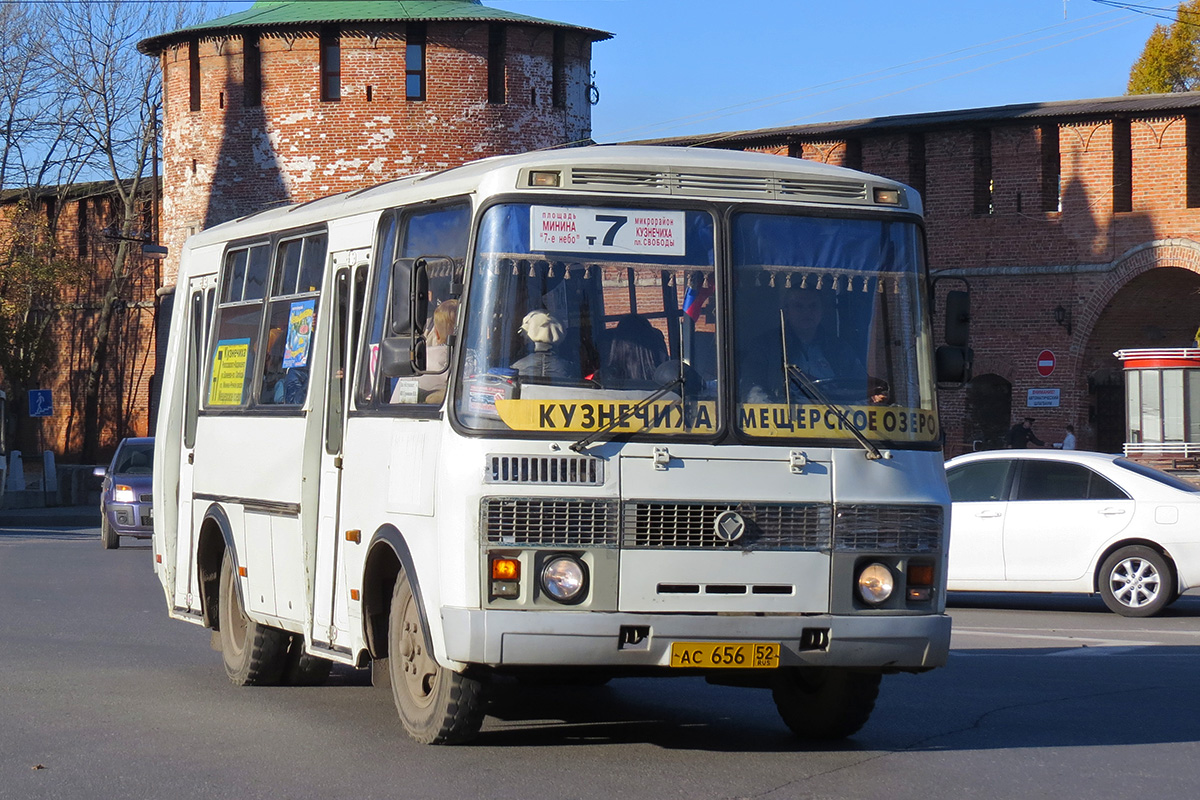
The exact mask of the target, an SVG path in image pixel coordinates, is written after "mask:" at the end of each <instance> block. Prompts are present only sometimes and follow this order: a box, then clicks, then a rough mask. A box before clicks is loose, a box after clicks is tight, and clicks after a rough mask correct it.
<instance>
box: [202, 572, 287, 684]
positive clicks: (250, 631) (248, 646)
mask: <svg viewBox="0 0 1200 800" xmlns="http://www.w3.org/2000/svg"><path fill="white" fill-rule="evenodd" d="M217 624H218V626H219V630H220V632H221V658H222V660H223V661H224V662H225V674H226V675H228V676H229V680H231V681H232V682H233V684H234V685H235V686H269V685H273V684H276V683H279V678H280V674H281V673H282V672H283V668H284V665H285V663H286V659H287V647H288V639H289V638H290V637H289V635H288V634H287V633H285V632H284V631H281V630H279V629H278V628H272V627H269V626H267V625H262V624H260V623H257V622H255V621H254V620H252V619H250V618H249V617H248V616H246V610H245V609H244V608H242V598H241V595H239V594H238V590H237V583H236V581H235V579H234V577H233V558H232V556H230V555H229V553H228V551H227V552H226V553H225V559H224V561H222V562H221V584H220V595H219V598H218V600H217Z"/></svg>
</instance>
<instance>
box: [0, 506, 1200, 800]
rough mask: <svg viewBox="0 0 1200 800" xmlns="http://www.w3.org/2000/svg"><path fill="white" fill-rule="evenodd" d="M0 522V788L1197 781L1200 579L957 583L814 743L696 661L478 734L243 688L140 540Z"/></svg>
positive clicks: (307, 789) (848, 792) (897, 786)
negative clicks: (1000, 586)
mask: <svg viewBox="0 0 1200 800" xmlns="http://www.w3.org/2000/svg"><path fill="white" fill-rule="evenodd" d="M97 536H98V532H97V531H96V530H95V529H80V530H52V529H46V530H31V529H13V528H0V643H2V647H0V798H4V799H7V798H14V800H16V799H18V798H19V799H20V800H26V799H27V798H30V799H32V798H81V799H85V800H93V799H95V798H193V797H194V798H200V797H203V798H239V800H240V799H244V798H260V797H261V798H273V799H274V800H281V799H283V798H318V797H319V798H332V797H348V798H355V800H366V799H367V798H489V800H490V799H492V798H497V799H498V798H554V800H560V799H562V798H610V797H620V798H622V800H626V799H627V798H656V799H660V798H864V797H886V798H889V799H893V798H895V799H897V800H903V799H904V798H914V800H915V799H916V798H920V799H921V800H928V799H930V798H955V799H956V800H957V799H958V798H997V800H999V799H1000V798H1004V799H1005V800H1007V799H1008V798H1015V797H1031V798H1032V797H1037V798H1043V797H1058V798H1063V799H1064V800H1066V799H1068V798H1089V800H1102V799H1103V798H1127V797H1129V796H1137V797H1142V796H1147V795H1153V796H1165V797H1191V796H1195V795H1196V794H1197V791H1198V790H1197V787H1198V786H1200V692H1197V683H1198V681H1200V679H1198V678H1197V674H1198V672H1200V669H1198V667H1200V633H1198V631H1200V625H1198V623H1200V597H1185V598H1184V599H1182V600H1181V601H1179V602H1178V603H1177V604H1176V605H1175V606H1173V607H1172V608H1171V609H1169V613H1168V614H1167V615H1166V616H1163V617H1159V618H1155V619H1151V620H1130V619H1124V618H1121V617H1117V616H1115V615H1113V614H1110V613H1108V612H1107V611H1106V610H1105V609H1104V606H1103V604H1102V603H1101V602H1100V600H1099V599H1094V598H1079V597H1071V598H1047V597H1030V596H1025V597H1021V598H1017V599H1013V598H1007V599H1006V598H1002V597H1000V596H996V595H992V596H985V597H974V596H956V597H954V598H952V607H951V613H952V615H953V617H954V625H955V634H954V650H953V652H952V654H951V657H950V663H949V665H948V666H947V667H945V668H944V669H941V670H937V671H934V672H932V673H928V674H925V675H896V676H889V677H887V678H885V679H884V683H883V689H882V693H881V696H880V701H879V704H878V706H877V707H876V711H875V714H874V716H873V717H872V718H871V721H870V722H869V723H868V724H867V726H866V727H865V728H864V729H863V730H862V731H861V732H860V733H859V734H858V735H857V736H855V737H854V738H853V739H852V740H848V741H846V742H844V743H840V744H838V745H836V746H829V747H820V748H816V749H813V748H806V747H805V746H803V745H801V744H799V743H798V742H797V741H796V740H795V739H793V738H792V737H791V736H790V735H789V733H788V731H787V729H786V728H785V727H784V725H783V723H782V722H780V721H779V718H778V716H777V715H776V713H775V710H774V706H773V705H772V703H771V700H770V696H769V695H768V693H766V692H763V691H754V690H748V689H734V688H724V687H716V686H709V685H707V684H706V683H704V682H703V681H702V680H699V679H691V678H687V679H675V680H662V681H656V680H641V679H624V680H617V681H613V682H612V683H611V684H609V686H607V687H604V688H600V689H563V688H557V689H529V688H521V687H516V686H513V687H510V689H509V693H508V694H507V695H506V696H505V697H503V698H500V699H497V700H496V701H494V702H493V705H492V708H491V713H492V716H490V717H489V718H488V720H487V722H486V723H485V726H484V729H483V732H482V735H481V736H480V737H479V739H478V740H477V741H476V742H475V743H474V744H472V745H469V746H464V747H457V748H436V747H421V746H419V745H416V744H414V743H412V742H411V741H409V740H408V739H407V738H406V737H405V735H404V733H403V731H402V730H401V728H400V726H399V723H398V722H397V721H396V719H395V714H394V711H393V708H392V706H391V699H390V696H388V695H386V694H385V693H381V692H379V691H378V690H376V689H374V688H372V687H371V686H370V685H369V683H368V681H367V680H366V676H365V675H364V674H361V673H357V672H355V671H353V670H348V669H342V668H338V669H336V670H335V672H334V675H333V677H332V680H331V682H330V684H329V685H328V686H325V687H319V688H237V687H234V686H232V685H231V684H230V683H229V682H228V681H227V680H226V678H225V676H224V673H223V671H222V668H221V661H220V655H219V654H218V653H216V652H213V651H212V650H211V649H210V648H209V645H208V633H207V631H204V630H202V629H200V628H197V627H194V626H191V625H188V624H185V623H180V622H173V621H171V620H169V619H168V618H167V616H166V604H165V600H164V598H163V596H162V592H161V590H160V589H159V586H158V583H157V581H156V580H155V578H154V575H153V573H152V572H151V569H150V553H149V546H148V544H147V543H135V542H131V541H129V540H126V541H125V542H123V543H122V546H121V549H120V550H117V551H108V552H106V551H104V550H102V549H101V547H100V544H99V541H98V538H97Z"/></svg>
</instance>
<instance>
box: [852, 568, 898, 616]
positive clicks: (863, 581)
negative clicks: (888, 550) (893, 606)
mask: <svg viewBox="0 0 1200 800" xmlns="http://www.w3.org/2000/svg"><path fill="white" fill-rule="evenodd" d="M894 588H895V580H894V579H893V578H892V571H891V570H890V569H888V568H887V566H886V565H884V564H880V563H878V562H876V563H874V564H869V565H868V566H866V567H865V568H864V569H863V571H862V572H860V573H858V594H859V596H860V597H861V598H862V599H863V600H865V601H866V602H868V603H870V604H871V605H879V604H880V603H882V602H884V601H885V600H887V599H888V598H889V597H891V596H892V589H894Z"/></svg>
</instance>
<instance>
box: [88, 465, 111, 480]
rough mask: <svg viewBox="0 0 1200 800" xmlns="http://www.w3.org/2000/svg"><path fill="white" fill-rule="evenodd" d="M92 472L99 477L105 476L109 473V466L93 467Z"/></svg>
mask: <svg viewBox="0 0 1200 800" xmlns="http://www.w3.org/2000/svg"><path fill="white" fill-rule="evenodd" d="M92 474H93V475H95V476H96V477H97V478H103V477H104V476H105V475H107V474H108V467H93V468H92Z"/></svg>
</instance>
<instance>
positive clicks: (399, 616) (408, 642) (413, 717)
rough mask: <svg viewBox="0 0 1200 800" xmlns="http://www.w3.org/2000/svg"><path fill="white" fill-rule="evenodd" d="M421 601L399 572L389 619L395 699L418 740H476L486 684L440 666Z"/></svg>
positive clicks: (449, 741) (406, 728)
mask: <svg viewBox="0 0 1200 800" xmlns="http://www.w3.org/2000/svg"><path fill="white" fill-rule="evenodd" d="M419 602H420V601H419V600H418V599H417V597H416V595H415V594H413V590H412V585H411V584H410V583H409V581H408V576H407V575H406V574H405V573H404V572H403V571H401V572H400V574H399V576H397V578H396V587H395V589H394V590H393V592H392V606H391V611H390V613H389V615H388V658H387V666H388V670H389V672H390V673H391V674H390V675H389V677H390V679H391V684H392V699H393V700H394V701H395V703H396V712H397V713H398V714H399V716H400V722H401V723H402V724H403V725H404V730H405V731H407V732H408V735H409V736H410V737H412V738H413V739H414V740H415V741H417V742H419V743H421V744H460V743H462V742H466V741H469V740H470V739H472V738H474V737H475V735H476V734H477V733H479V728H480V726H481V725H482V724H483V717H484V708H485V701H484V697H483V683H482V682H480V681H478V680H476V679H474V678H469V677H467V676H466V675H463V674H461V673H458V672H454V671H453V670H449V669H446V668H445V667H442V666H440V665H439V664H438V663H437V661H436V660H435V659H434V656H433V653H431V652H429V651H428V649H427V647H426V644H425V628H424V626H423V625H422V624H421V612H420V608H419V606H418V603H419Z"/></svg>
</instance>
